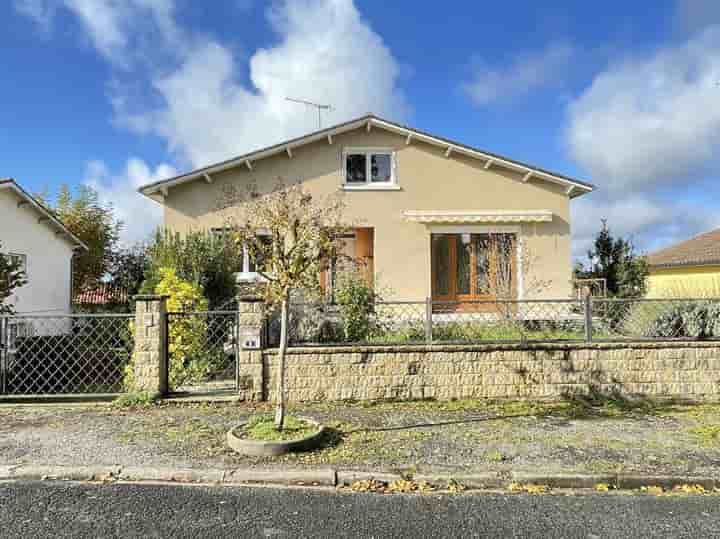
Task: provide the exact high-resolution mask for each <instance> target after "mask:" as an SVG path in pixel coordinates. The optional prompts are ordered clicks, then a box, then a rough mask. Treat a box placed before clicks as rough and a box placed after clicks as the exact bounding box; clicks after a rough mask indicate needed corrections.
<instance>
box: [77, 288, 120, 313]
mask: <svg viewBox="0 0 720 539" xmlns="http://www.w3.org/2000/svg"><path fill="white" fill-rule="evenodd" d="M129 304H130V294H128V291H127V289H125V288H122V287H119V286H115V285H113V284H111V283H99V284H98V285H96V286H94V287H87V288H83V289H82V290H80V291H79V292H77V293H76V294H75V297H74V298H73V305H74V307H75V309H79V310H81V311H96V310H97V311H108V310H127V308H128V306H129Z"/></svg>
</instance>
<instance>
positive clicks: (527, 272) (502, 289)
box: [484, 234, 552, 300]
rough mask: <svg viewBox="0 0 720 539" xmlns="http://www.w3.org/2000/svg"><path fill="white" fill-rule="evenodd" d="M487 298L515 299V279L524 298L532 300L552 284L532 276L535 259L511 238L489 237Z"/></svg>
mask: <svg viewBox="0 0 720 539" xmlns="http://www.w3.org/2000/svg"><path fill="white" fill-rule="evenodd" d="M484 247H485V253H486V255H485V256H486V264H487V266H486V269H487V289H488V292H487V293H488V295H490V296H492V297H494V298H496V299H500V300H503V299H506V300H507V299H517V295H516V292H515V291H516V290H517V286H518V279H520V278H522V287H523V292H524V294H527V295H528V296H536V295H538V294H540V293H542V292H543V291H545V290H547V288H548V287H549V286H550V285H551V284H552V281H551V280H550V279H541V278H539V276H538V275H537V274H536V272H535V266H536V265H537V260H538V257H537V256H535V255H534V254H533V252H532V251H531V250H530V249H529V248H528V246H527V244H526V243H525V242H523V241H520V240H518V239H517V238H516V237H515V236H514V235H513V234H489V235H488V238H487V240H486V244H485V246H484Z"/></svg>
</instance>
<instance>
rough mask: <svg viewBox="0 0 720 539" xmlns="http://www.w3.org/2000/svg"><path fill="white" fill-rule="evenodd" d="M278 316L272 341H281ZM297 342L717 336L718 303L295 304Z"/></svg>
mask: <svg viewBox="0 0 720 539" xmlns="http://www.w3.org/2000/svg"><path fill="white" fill-rule="evenodd" d="M279 328H280V322H279V317H278V316H277V314H275V315H273V316H272V317H271V318H270V320H269V321H268V327H267V342H268V344H269V345H270V346H276V345H277V344H278V342H279V333H280V331H279ZM289 329H290V331H289V339H290V344H292V345H314V344H323V345H333V344H402V343H407V344H413V343H491V342H513V343H522V342H537V341H545V342H557V341H568V342H571V341H576V342H582V341H584V342H589V341H630V340H714V339H720V299H704V298H691V299H661V300H655V299H597V298H591V297H587V298H585V299H570V300H565V299H563V300H502V301H464V302H451V301H431V300H425V301H389V302H387V301H383V302H376V303H374V304H372V305H368V306H367V307H366V308H356V309H350V308H348V307H343V306H340V305H331V304H323V303H297V304H293V305H292V308H291V312H290V327H289Z"/></svg>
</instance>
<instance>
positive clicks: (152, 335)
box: [131, 295, 169, 395]
mask: <svg viewBox="0 0 720 539" xmlns="http://www.w3.org/2000/svg"><path fill="white" fill-rule="evenodd" d="M133 300H134V301H135V346H134V350H133V357H132V365H133V386H134V387H132V388H131V389H132V391H146V392H149V393H152V394H154V395H165V394H166V393H167V392H168V389H169V388H168V363H169V358H168V347H167V329H168V328H167V296H155V295H141V296H135V297H134V298H133Z"/></svg>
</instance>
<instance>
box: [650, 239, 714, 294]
mask: <svg viewBox="0 0 720 539" xmlns="http://www.w3.org/2000/svg"><path fill="white" fill-rule="evenodd" d="M647 260H648V267H649V275H648V292H647V295H648V297H655V298H659V297H718V295H720V229H716V230H711V231H710V232H705V233H704V234H700V235H699V236H696V237H694V238H691V239H689V240H685V241H682V242H680V243H676V244H674V245H671V246H669V247H666V248H665V249H661V250H659V251H656V252H654V253H650V254H649V255H648V257H647Z"/></svg>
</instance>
